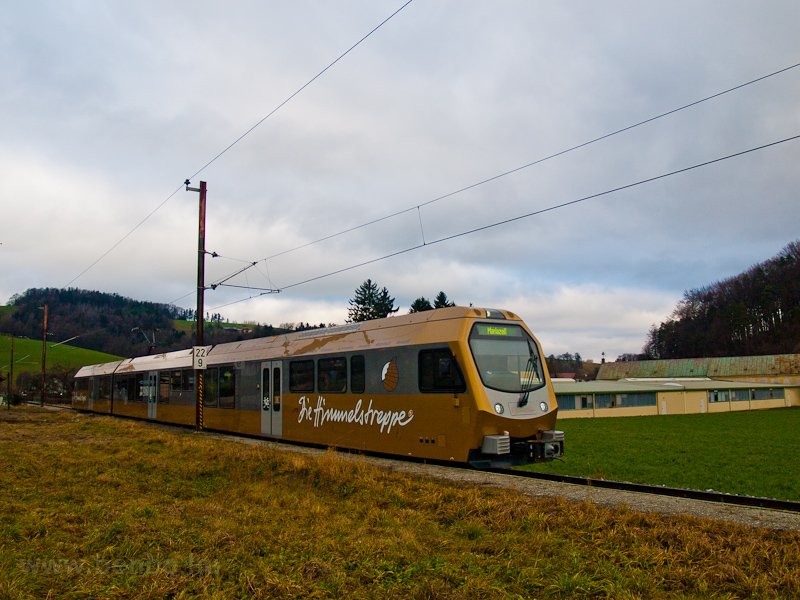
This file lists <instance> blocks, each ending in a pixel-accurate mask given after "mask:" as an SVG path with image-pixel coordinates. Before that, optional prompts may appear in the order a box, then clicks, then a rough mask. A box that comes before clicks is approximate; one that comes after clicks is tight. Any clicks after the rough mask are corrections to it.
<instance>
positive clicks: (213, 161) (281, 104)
mask: <svg viewBox="0 0 800 600" xmlns="http://www.w3.org/2000/svg"><path fill="white" fill-rule="evenodd" d="M413 1H414V0H407V1H406V2H405V3H404V4H403V5H402V6H400V8H398V9H397V10H396V11H394V12H393V13H392V14H391V15H389V16H388V17H386V18H385V19H384V20H383V21H381V22H380V23H378V24H377V25H376V26H375V27H373V28H372V29H371V30H370V31H369V33H367V34H366V35H364V36H363V37H362V38H361V39H360V40H358V41H357V42H356V43H355V44H353V45H352V46H350V47H349V48H348V49H347V50H345V51H344V52H343V53H342V54H340V55H339V56H338V57H336V59H334V60H333V61H332V62H331V63H329V64H328V66H326V67H325V68H324V69H322V70H321V71H320V72H319V73H317V74H316V75H314V77H312V78H311V79H309V80H308V81H307V82H306V83H304V84H303V85H302V86H301V87H300V88H299V89H297V90H296V91H295V92H294V93H292V94H291V95H290V96H289V97H288V98H286V99H285V100H284V101H283V102H281V103H280V104H278V106H276V107H275V108H273V109H272V110H271V111H270V112H269V113H267V114H266V115H265V116H264V117H262V118H261V119H259V120H258V121H257V122H256V123H255V125H253V126H252V127H250V128H249V129H248V130H247V131H245V132H244V133H243V134H242V135H240V136H239V137H237V138H236V139H235V140H234V141H233V142H231V143H230V144H228V146H226V147H225V148H224V149H223V150H222V151H221V152H218V153H217V154H216V155H215V156H214V157H213V158H212V159H211V160H209V161H208V162H206V163H205V164H204V165H203V166H202V167H200V168H199V169H198V170H197V171H195V172H194V173H193V174H192V175H191V176H190V177H188V178H186V181H189V180H191V179H194V178H195V177H197V176H198V175H199V174H200V173H202V172H203V171H205V170H206V169H207V168H208V167H209V166H211V165H212V164H213V163H215V162H216V161H217V160H219V159H220V158H221V157H222V156H223V155H225V154H226V153H227V152H228V151H229V150H230V149H231V148H233V147H234V146H236V144H238V143H239V142H241V141H242V140H243V139H244V138H246V137H247V136H248V135H250V134H251V133H252V132H253V131H254V130H255V129H256V128H257V127H258V126H259V125H261V124H262V123H263V122H264V121H266V120H267V119H269V118H270V117H271V116H272V115H274V114H275V113H276V112H278V111H279V110H280V109H281V108H283V107H284V106H286V104H288V103H289V102H291V101H292V100H293V99H294V98H295V97H296V96H297V95H299V94H300V93H301V92H302V91H303V90H305V89H306V88H307V87H308V86H310V85H311V84H312V83H314V82H315V81H316V80H317V79H319V78H320V77H322V75H324V74H325V73H326V72H327V71H328V70H330V69H331V68H332V67H333V66H334V65H336V63H338V62H339V61H340V60H342V59H343V58H344V57H345V56H347V55H348V54H350V53H351V52H352V51H353V50H355V49H356V48H357V47H358V46H360V45H361V44H362V43H363V42H364V41H366V39H367V38H369V37H370V36H371V35H372V34H373V33H375V32H376V31H378V29H380V28H381V27H383V26H384V25H385V24H386V23H388V22H389V21H390V20H391V19H392V18H394V17H395V16H396V15H397V14H398V13H400V12H401V11H402V10H403V9H404V8H405V7H406V6H408V5H409V4H411V3H412V2H413ZM183 188H184V184H181V185H180V186H179V187H178V188H177V189H176V190H175V191H174V192H172V193H171V194H170V195H169V196H167V197H166V198H165V199H164V200H163V201H162V202H161V203H160V204H159V205H158V206H156V207H155V208H154V209H153V210H152V211H151V212H150V213H148V214H147V216H146V217H145V218H144V219H142V220H141V221H140V222H139V223H138V224H136V225H135V226H134V227H133V229H131V230H130V231H129V232H128V233H126V234H125V235H124V236H122V237H121V238H120V239H119V240H118V241H117V242H115V243H114V244H113V245H112V246H111V247H110V248H109V249H108V250H106V251H105V252H104V253H103V254H101V255H100V257H99V258H98V259H97V260H95V261H94V262H93V263H92V264H90V265H89V266H88V267H86V268H85V269H84V270H83V271H81V272H80V273H78V275H76V276H75V277H73V278H72V279H71V280H70V281H69V283H67V285H65V286H64V287H69V286H70V285H72V284H73V283H74V282H75V281H77V280H78V279H80V278H81V277H82V276H83V275H85V274H86V273H87V272H88V271H90V270H91V269H92V268H93V267H94V266H95V265H97V264H98V263H99V262H100V261H102V260H103V259H104V258H105V257H106V256H108V255H109V254H111V252H113V251H114V249H116V248H117V247H118V246H119V245H120V244H121V243H122V242H124V241H125V240H126V239H128V238H129V237H130V236H131V234H133V233H134V232H135V231H136V230H137V229H139V228H140V227H141V226H142V225H144V224H145V222H146V221H147V220H148V219H150V217H152V216H153V215H154V214H155V213H157V212H158V211H159V210H161V208H162V207H163V206H164V205H165V204H166V203H167V202H169V201H170V200H171V199H172V197H173V196H174V195H175V194H177V193H178V192H179V191H181V190H182V189H183Z"/></svg>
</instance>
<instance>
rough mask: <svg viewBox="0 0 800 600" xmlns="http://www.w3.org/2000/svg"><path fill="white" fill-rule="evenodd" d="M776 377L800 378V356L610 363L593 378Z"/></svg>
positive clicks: (784, 355) (777, 355)
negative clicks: (792, 376)
mask: <svg viewBox="0 0 800 600" xmlns="http://www.w3.org/2000/svg"><path fill="white" fill-rule="evenodd" d="M780 375H800V354H773V355H770V356H729V357H722V358H677V359H670V360H640V361H630V362H613V363H605V364H603V365H601V366H600V371H599V372H598V373H597V379H604V380H617V379H628V378H631V377H637V378H638V377H660V378H663V377H713V378H722V377H747V376H769V377H776V376H780Z"/></svg>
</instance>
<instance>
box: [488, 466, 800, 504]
mask: <svg viewBox="0 0 800 600" xmlns="http://www.w3.org/2000/svg"><path fill="white" fill-rule="evenodd" d="M485 470H486V471H487V472H490V473H497V474H501V475H509V476H511V477H525V478H528V479H542V480H545V481H554V482H558V483H569V484H572V485H582V486H585V487H596V488H603V489H610V490H619V491H625V492H637V493H640V494H651V495H656V496H670V497H674V498H687V499H690V500H702V501H705V502H716V503H718V504H731V505H735V506H750V507H753V508H766V509H770V510H783V511H788V512H800V502H795V501H792V500H778V499H776V498H762V497H759V496H743V495H738V494H727V493H724V492H715V491H710V490H693V489H690V488H673V487H667V486H661V485H650V484H644V483H630V482H627V481H613V480H610V479H592V478H590V477H575V476H572V475H557V474H553V473H537V472H535V471H520V470H516V469H507V468H505V469H485Z"/></svg>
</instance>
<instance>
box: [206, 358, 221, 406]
mask: <svg viewBox="0 0 800 600" xmlns="http://www.w3.org/2000/svg"><path fill="white" fill-rule="evenodd" d="M218 401H219V369H217V368H216V367H211V368H209V369H206V374H205V375H203V406H207V407H209V408H216V406H217V402H218Z"/></svg>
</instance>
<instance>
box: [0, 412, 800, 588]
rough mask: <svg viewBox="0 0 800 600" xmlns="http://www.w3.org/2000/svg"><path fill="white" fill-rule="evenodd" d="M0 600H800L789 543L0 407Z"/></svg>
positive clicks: (797, 560)
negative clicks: (611, 599)
mask: <svg viewBox="0 0 800 600" xmlns="http://www.w3.org/2000/svg"><path fill="white" fill-rule="evenodd" d="M0 455H1V456H2V471H0V597H2V598H46V597H52V598H56V597H58V598H62V597H66V598H82V597H108V598H128V597H145V598H147V597H150V598H162V597H173V598H191V597H198V596H200V597H208V598H250V597H269V598H273V597H312V598H313V597H318V598H328V597H343V596H346V597H386V596H391V597H418V598H434V597H436V598H439V597H442V598H476V597H490V598H491V597H501V598H505V597H540V598H548V597H552V598H562V597H614V598H639V597H645V598H646V597H658V598H671V597H675V598H686V597H690V598H691V597H696V598H707V597H717V598H751V597H756V598H758V597H762V598H780V597H785V598H789V597H800V533H798V532H770V531H760V530H753V529H747V528H744V527H739V526H735V525H730V524H723V523H718V522H712V521H701V520H697V519H690V518H677V517H675V518H672V517H669V518H668V517H662V516H658V515H648V514H641V513H636V512H632V511H625V510H622V511H611V510H607V509H603V508H598V507H596V506H594V505H590V504H575V503H569V502H566V501H561V500H558V499H550V500H547V499H545V500H531V499H530V498H527V497H525V496H522V495H520V494H518V493H516V492H513V491H506V490H503V491H498V490H491V489H476V488H473V487H466V486H459V485H456V484H451V483H445V482H436V481H429V480H425V479H414V478H412V477H409V476H406V475H402V474H397V473H388V472H384V471H381V470H378V469H376V468H373V467H371V466H368V465H366V464H364V463H361V462H358V461H351V460H344V459H342V458H341V457H338V456H337V455H336V454H333V453H326V454H323V455H321V456H319V457H309V456H305V455H299V454H294V453H290V452H284V451H279V450H273V449H270V448H266V447H262V446H250V445H244V444H239V443H233V442H227V441H220V440H217V439H210V438H208V437H206V436H203V435H196V434H193V433H190V432H184V431H173V430H166V429H160V428H156V427H151V426H148V425H146V424H143V423H138V422H131V421H123V420H115V419H112V418H107V417H92V416H89V415H80V414H75V413H71V412H68V411H67V412H60V413H53V412H47V411H42V410H39V409H35V408H25V409H15V410H12V411H9V412H6V411H2V414H0Z"/></svg>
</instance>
